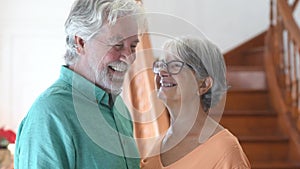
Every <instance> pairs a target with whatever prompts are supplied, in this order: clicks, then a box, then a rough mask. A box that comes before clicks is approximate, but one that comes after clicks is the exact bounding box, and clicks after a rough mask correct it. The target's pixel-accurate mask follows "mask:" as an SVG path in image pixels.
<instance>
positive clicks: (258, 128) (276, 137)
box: [221, 32, 300, 169]
mask: <svg viewBox="0 0 300 169" xmlns="http://www.w3.org/2000/svg"><path fill="white" fill-rule="evenodd" d="M265 36H266V32H264V33H261V34H260V35H258V36H256V37H255V38H253V39H250V40H249V41H248V42H246V43H244V44H242V45H241V46H239V47H238V48H236V49H234V50H232V51H229V52H227V53H226V54H224V58H225V62H226V65H227V72H228V74H227V80H228V84H229V86H231V87H230V88H229V91H228V94H227V98H226V106H225V112H224V114H223V117H222V119H221V124H222V125H223V126H224V127H226V128H228V129H229V130H230V131H231V132H232V133H233V134H235V135H236V136H237V137H238V139H239V141H240V143H241V145H242V147H243V149H244V151H245V153H246V155H247V157H248V159H249V161H250V163H251V166H252V168H253V169H298V168H299V169H300V161H297V160H295V159H299V157H297V158H295V157H291V156H295V155H296V156H299V154H291V150H290V149H291V148H292V147H291V146H290V139H289V136H288V135H286V134H285V132H283V130H282V129H281V126H280V124H279V122H278V118H279V116H278V114H277V113H276V112H275V111H274V110H273V109H272V106H271V104H270V96H269V90H268V85H267V80H266V72H265V66H264V50H265V44H264V41H265Z"/></svg>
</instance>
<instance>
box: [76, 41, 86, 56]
mask: <svg viewBox="0 0 300 169" xmlns="http://www.w3.org/2000/svg"><path fill="white" fill-rule="evenodd" d="M84 43H85V42H84V40H83V39H82V38H81V37H79V36H75V45H76V51H77V53H78V54H79V55H82V54H84Z"/></svg>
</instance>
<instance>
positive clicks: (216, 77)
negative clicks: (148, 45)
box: [163, 36, 228, 112]
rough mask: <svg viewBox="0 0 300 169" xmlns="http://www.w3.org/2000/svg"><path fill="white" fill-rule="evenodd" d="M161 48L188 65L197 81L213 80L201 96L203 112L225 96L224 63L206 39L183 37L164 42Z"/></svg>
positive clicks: (226, 87)
mask: <svg viewBox="0 0 300 169" xmlns="http://www.w3.org/2000/svg"><path fill="white" fill-rule="evenodd" d="M163 48H164V49H165V50H167V51H170V52H172V54H174V55H175V56H177V57H178V58H179V59H181V60H182V61H184V62H186V63H187V64H188V65H190V66H191V67H192V68H193V69H194V71H195V73H196V78H197V80H201V79H202V80H203V79H204V78H206V77H211V78H212V79H213V86H212V88H211V89H210V90H209V91H208V92H207V93H205V94H203V95H202V96H201V102H202V105H203V109H204V111H206V112H207V111H208V110H209V109H210V108H211V107H212V106H214V105H216V104H217V103H218V102H219V101H220V99H221V98H222V96H224V94H226V92H227V89H228V86H227V82H226V66H225V61H224V58H223V55H222V53H221V50H220V49H219V48H218V47H217V46H216V45H215V44H213V43H212V42H210V41H209V40H208V39H206V38H203V39H198V38H194V37H189V36H184V37H179V38H176V39H172V40H169V41H167V42H165V43H164V45H163Z"/></svg>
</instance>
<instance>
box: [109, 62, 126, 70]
mask: <svg viewBox="0 0 300 169" xmlns="http://www.w3.org/2000/svg"><path fill="white" fill-rule="evenodd" d="M110 67H111V68H112V69H113V70H115V71H118V72H125V71H127V65H126V64H117V65H110Z"/></svg>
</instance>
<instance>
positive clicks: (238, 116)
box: [220, 111, 279, 136]
mask: <svg viewBox="0 0 300 169" xmlns="http://www.w3.org/2000/svg"><path fill="white" fill-rule="evenodd" d="M220 124H222V125H223V126H224V127H225V128H227V129H229V130H230V131H231V132H232V133H233V134H235V135H239V136H247V135H269V134H270V133H279V129H278V125H277V124H278V122H277V115H276V114H275V113H272V112H270V111H225V112H224V114H223V116H222V118H221V121H220Z"/></svg>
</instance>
